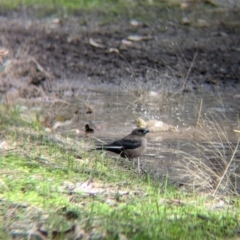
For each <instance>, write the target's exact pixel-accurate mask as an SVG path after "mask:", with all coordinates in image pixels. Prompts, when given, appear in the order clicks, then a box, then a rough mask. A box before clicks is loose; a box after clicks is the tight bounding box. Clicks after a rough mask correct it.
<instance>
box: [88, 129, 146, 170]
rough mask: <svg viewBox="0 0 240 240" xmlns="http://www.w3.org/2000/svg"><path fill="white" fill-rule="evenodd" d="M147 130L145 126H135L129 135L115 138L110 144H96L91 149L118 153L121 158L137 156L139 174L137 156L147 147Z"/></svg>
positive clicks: (130, 158) (131, 158)
mask: <svg viewBox="0 0 240 240" xmlns="http://www.w3.org/2000/svg"><path fill="white" fill-rule="evenodd" d="M148 132H149V130H148V129H146V128H136V129H134V130H133V131H132V132H131V133H130V134H129V135H127V136H125V137H124V138H122V139H120V140H116V141H114V142H112V143H110V144H106V145H101V146H96V148H94V149H92V150H106V151H110V152H114V153H116V154H119V155H120V156H121V157H123V158H128V159H129V160H133V158H138V172H139V174H140V162H139V156H141V155H142V154H143V153H144V152H145V151H146V148H147V138H146V134H147V133H148Z"/></svg>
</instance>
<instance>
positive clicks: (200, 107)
mask: <svg viewBox="0 0 240 240" xmlns="http://www.w3.org/2000/svg"><path fill="white" fill-rule="evenodd" d="M202 102H203V100H202V98H201V100H200V106H199V111H198V118H197V123H196V128H195V132H194V139H195V141H196V131H197V129H198V126H199V122H200V117H201V113H202Z"/></svg>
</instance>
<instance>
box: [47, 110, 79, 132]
mask: <svg viewBox="0 0 240 240" xmlns="http://www.w3.org/2000/svg"><path fill="white" fill-rule="evenodd" d="M78 113H79V112H78V110H76V111H74V113H73V114H61V115H57V116H56V117H54V118H53V119H51V120H48V119H47V118H46V119H44V120H43V122H42V123H43V125H45V126H47V127H50V128H51V129H52V130H56V129H58V128H59V127H63V126H69V125H71V124H72V123H74V122H77V120H78V117H79V116H78Z"/></svg>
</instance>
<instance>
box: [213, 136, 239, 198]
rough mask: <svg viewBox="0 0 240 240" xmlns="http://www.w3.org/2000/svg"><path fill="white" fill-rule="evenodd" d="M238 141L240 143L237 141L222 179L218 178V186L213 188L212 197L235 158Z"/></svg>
mask: <svg viewBox="0 0 240 240" xmlns="http://www.w3.org/2000/svg"><path fill="white" fill-rule="evenodd" d="M239 141H240V138H239V139H238V142H237V145H236V147H235V149H234V151H233V154H232V157H231V159H230V161H229V163H228V164H227V166H226V169H225V171H224V173H223V175H222V177H221V178H220V180H219V182H218V184H217V187H216V188H215V190H214V192H213V196H215V195H216V193H217V190H218V188H219V186H220V184H221V182H222V180H223V178H224V177H225V175H226V173H227V171H228V168H229V167H230V165H231V163H232V161H233V159H234V157H235V154H236V152H237V150H238V145H239Z"/></svg>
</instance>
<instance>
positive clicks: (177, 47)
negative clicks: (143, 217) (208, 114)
mask: <svg viewBox="0 0 240 240" xmlns="http://www.w3.org/2000/svg"><path fill="white" fill-rule="evenodd" d="M146 13H148V14H149V13H150V14H151V18H149V19H147V16H145V19H146V20H143V21H139V22H138V23H139V25H138V26H132V25H131V24H130V21H131V20H132V19H131V18H130V17H126V18H123V17H120V16H118V15H116V16H115V17H111V18H110V19H109V18H108V15H107V14H100V13H96V12H95V13H91V14H89V13H84V12H78V13H75V14H73V15H71V16H67V17H66V16H65V17H58V18H55V17H53V16H52V15H50V16H45V17H41V18H36V17H35V15H36V10H34V11H32V10H31V9H28V10H24V11H22V10H19V11H16V12H11V13H4V14H2V16H1V17H0V22H1V24H0V34H1V35H0V36H1V43H2V44H1V45H2V47H4V48H7V49H8V50H9V54H8V59H10V60H11V64H9V66H8V67H7V71H6V70H5V71H3V72H2V73H1V75H0V76H1V85H0V86H1V90H2V91H3V92H5V91H8V90H9V89H10V88H11V87H12V86H13V85H17V86H19V82H18V83H16V81H15V83H13V82H12V81H9V79H13V78H14V79H18V80H19V79H20V78H22V77H23V78H27V80H26V81H25V82H24V83H25V86H29V87H30V88H31V91H36V89H37V88H38V87H39V86H42V87H43V88H42V89H43V90H44V91H47V90H50V87H49V85H48V84H46V83H49V82H52V81H57V80H59V79H67V80H77V81H79V83H84V84H85V83H86V84H90V83H91V84H99V83H113V84H118V85H119V84H121V83H124V82H128V83H129V82H132V83H134V84H135V83H136V82H141V83H142V84H143V85H144V84H145V83H148V82H150V83H151V86H154V83H159V81H160V80H159V76H161V77H164V78H165V79H169V80H170V79H173V78H174V79H175V84H176V85H178V86H179V88H180V89H181V90H185V91H189V90H197V89H198V88H200V86H201V85H202V84H207V85H209V86H213V87H216V86H217V87H218V86H221V87H225V86H230V87H233V88H235V86H236V85H239V83H240V48H239V46H240V21H239V20H240V15H239V11H238V10H237V9H236V10H233V9H220V8H217V7H216V8H210V9H209V8H199V9H187V10H185V9H165V10H160V9H148V10H146ZM133 35H138V36H140V37H142V39H135V40H138V41H131V42H127V43H126V42H124V39H127V38H128V37H129V36H133ZM5 60H7V59H5ZM5 63H6V62H5ZM10 65H11V67H10ZM6 79H7V80H6ZM21 84H22V83H20V85H21ZM22 94H23V93H22ZM24 94H26V93H24ZM38 94H39V93H38ZM33 95H34V94H33Z"/></svg>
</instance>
